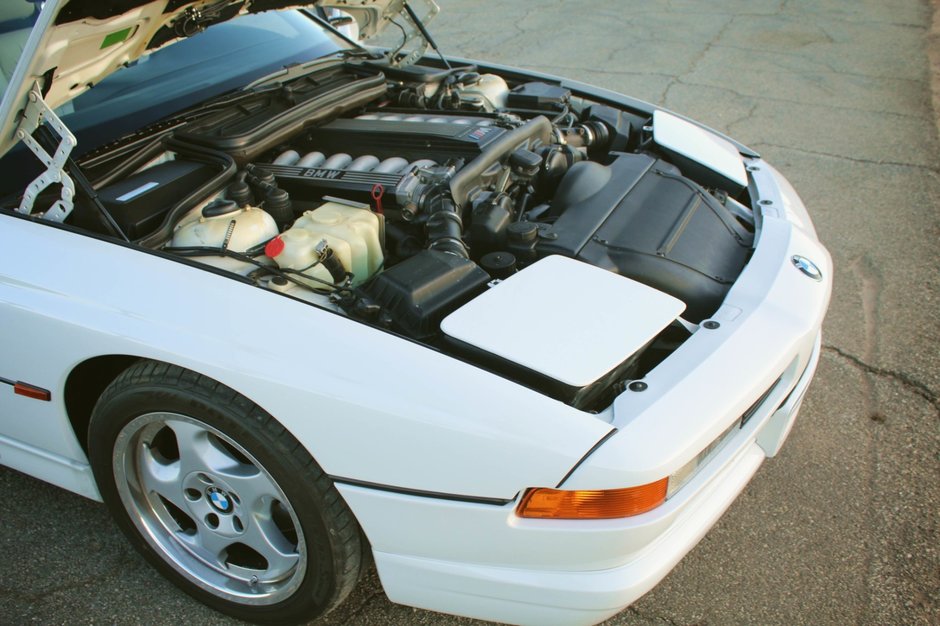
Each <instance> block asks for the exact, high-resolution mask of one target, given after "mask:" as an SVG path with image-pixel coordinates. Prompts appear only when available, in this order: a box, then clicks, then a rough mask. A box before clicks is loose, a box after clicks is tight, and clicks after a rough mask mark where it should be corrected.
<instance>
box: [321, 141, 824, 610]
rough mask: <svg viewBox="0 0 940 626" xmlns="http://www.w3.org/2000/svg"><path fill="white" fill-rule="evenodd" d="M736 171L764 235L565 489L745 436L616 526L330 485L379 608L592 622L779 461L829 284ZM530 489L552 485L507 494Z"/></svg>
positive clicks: (633, 593) (793, 222) (619, 605)
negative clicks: (370, 558) (365, 561)
mask: <svg viewBox="0 0 940 626" xmlns="http://www.w3.org/2000/svg"><path fill="white" fill-rule="evenodd" d="M747 164H748V166H749V169H750V172H751V176H752V187H751V195H752V198H753V199H754V200H755V203H756V202H757V201H758V200H763V201H764V202H763V203H761V204H759V205H758V206H760V207H761V208H762V212H763V220H762V222H763V223H762V231H761V235H760V238H759V241H758V245H757V248H756V250H755V253H754V256H753V257H752V259H751V261H750V262H749V264H748V266H747V267H746V268H745V271H744V273H742V275H741V277H740V278H739V280H738V281H737V283H736V284H735V286H734V287H733V288H732V290H731V292H730V293H729V295H728V297H727V298H726V300H725V303H724V305H723V306H722V307H721V309H720V310H719V311H718V312H716V314H715V315H714V316H713V320H715V321H718V322H720V327H719V328H718V329H709V330H700V331H698V332H696V333H695V334H694V335H693V336H692V338H690V339H689V340H688V341H687V342H686V343H685V344H684V345H683V346H682V347H681V348H680V349H679V350H677V351H676V353H674V354H673V355H671V356H670V357H669V358H668V359H666V361H664V362H663V363H662V364H660V366H658V367H657V368H656V369H654V370H653V371H652V372H650V374H649V375H648V376H647V378H646V381H647V382H649V387H648V389H647V390H646V391H644V392H642V393H632V392H629V391H628V392H625V393H624V394H623V395H621V396H620V397H619V398H618V399H617V401H615V403H614V405H613V407H612V408H611V410H610V411H609V412H608V413H607V414H606V415H603V416H600V417H603V418H606V419H608V420H609V421H610V422H611V423H612V424H613V425H614V426H616V427H617V428H618V432H617V433H616V434H615V435H614V436H612V437H610V438H609V439H608V440H607V441H606V442H605V443H604V444H603V445H602V446H600V447H599V448H598V449H597V450H596V451H595V452H594V453H593V454H591V455H590V456H588V457H587V459H585V460H584V462H583V463H582V464H581V465H580V466H579V467H578V468H577V469H576V470H575V471H574V472H573V473H572V474H571V475H570V476H569V477H568V478H567V479H566V480H565V482H564V483H563V485H562V487H563V488H566V489H611V488H618V487H625V486H633V485H639V484H645V483H648V482H652V481H653V480H657V479H660V478H662V477H664V476H669V475H671V474H672V473H674V472H675V471H676V470H678V469H679V468H681V467H682V466H683V465H685V464H686V463H687V462H688V461H689V460H690V459H692V458H694V457H695V456H696V455H697V454H698V453H699V452H700V451H701V450H703V449H705V447H706V446H708V444H710V443H711V442H712V441H714V440H715V438H716V437H718V436H719V435H720V434H721V433H723V432H725V431H726V430H727V429H728V428H729V426H732V424H734V423H735V422H739V421H740V420H741V417H742V415H744V414H745V413H748V414H749V415H750V417H749V419H748V420H747V422H746V424H744V425H743V426H741V427H740V428H737V429H736V430H734V431H732V432H734V434H733V435H731V436H730V437H729V439H727V440H726V441H725V443H724V444H723V445H722V446H720V447H719V448H717V449H716V450H715V452H714V453H712V455H711V456H710V457H709V458H708V459H707V460H706V462H705V463H704V465H703V466H702V467H701V468H700V469H699V471H698V472H697V473H696V474H695V475H694V476H693V478H692V479H691V480H690V481H689V482H688V483H687V484H685V486H684V487H682V488H681V489H680V490H679V491H678V492H677V493H676V494H674V495H673V496H672V497H671V498H670V499H669V500H667V501H666V502H665V503H664V504H663V505H662V506H660V507H658V508H656V509H654V510H652V511H650V512H648V513H644V514H642V515H638V516H635V517H629V518H623V519H614V520H591V521H584V520H537V519H522V518H519V517H517V516H516V515H515V514H514V510H515V506H516V504H517V502H516V501H514V502H511V503H509V504H507V505H505V506H493V505H482V504H474V503H468V502H455V501H448V500H443V499H435V498H424V497H416V496H410V495H403V494H396V493H389V492H382V491H377V490H372V489H368V488H363V487H357V486H351V485H338V487H339V489H340V492H341V493H342V494H343V496H344V498H345V499H346V501H347V502H348V504H349V506H350V507H351V508H352V510H353V512H354V513H355V514H356V516H357V518H358V519H359V521H360V524H361V525H362V527H363V529H364V530H365V532H366V534H367V535H368V537H369V540H370V542H371V544H372V547H373V552H374V555H375V561H376V566H377V568H378V572H379V576H380V578H381V580H382V584H383V586H384V588H385V591H386V593H387V594H388V597H389V598H390V599H391V600H392V601H394V602H399V603H402V604H408V605H412V606H417V607H422V608H427V609H431V610H435V611H441V612H446V613H455V614H459V615H466V616H471V617H478V618H483V619H491V620H496V621H502V622H510V623H521V624H593V623H597V622H599V621H601V620H603V619H605V618H607V617H609V616H611V615H613V614H615V613H617V612H619V611H620V610H622V609H623V608H625V607H626V606H628V605H629V604H630V603H632V602H634V601H635V600H637V599H638V598H639V597H640V596H642V595H643V594H645V593H646V592H647V591H649V590H650V589H651V588H652V587H653V586H654V585H656V584H657V583H658V582H659V581H660V580H661V579H662V578H663V577H665V576H666V574H667V573H668V572H669V571H670V570H671V569H672V568H673V567H674V566H675V565H676V563H678V562H679V560H680V559H681V558H682V557H683V556H684V555H685V554H686V553H687V552H688V551H689V550H691V549H692V548H693V547H694V546H695V545H696V543H698V541H699V540H700V539H701V538H702V537H703V536H704V535H705V533H707V532H708V530H709V529H710V528H711V527H712V526H713V525H714V524H715V522H716V521H717V520H718V518H719V517H720V516H721V514H722V513H723V512H724V511H725V509H727V507H728V506H729V505H730V504H731V503H732V502H733V501H734V499H735V498H736V497H737V495H738V494H740V493H741V491H743V489H744V488H745V486H746V485H747V483H748V481H749V480H750V479H751V477H752V476H753V475H754V473H755V472H756V471H757V469H758V467H759V466H760V464H761V463H762V462H763V460H764V459H765V458H767V457H770V456H774V455H775V454H776V453H777V451H778V450H779V449H780V446H781V445H782V444H783V441H784V440H785V439H786V437H787V435H788V434H789V432H790V428H791V426H792V424H793V422H794V419H795V417H796V414H797V412H798V411H799V408H800V405H801V403H802V399H803V395H804V393H805V391H806V388H807V387H808V385H809V382H810V380H811V379H812V376H813V374H814V372H815V368H816V364H817V362H818V359H819V353H820V337H821V335H820V327H821V324H822V319H823V316H824V315H825V310H826V307H827V306H828V300H829V294H830V289H831V274H832V272H831V264H830V260H829V256H828V253H827V252H826V251H825V249H824V248H823V247H822V246H821V245H820V244H819V242H818V240H817V239H816V235H815V232H814V231H813V228H812V223H811V221H810V220H809V217H808V216H807V214H806V211H805V209H804V208H803V205H802V202H801V201H800V199H799V197H798V196H797V195H796V193H795V192H793V190H792V188H791V187H790V186H789V183H787V182H786V180H785V179H783V178H782V177H781V176H780V175H779V174H778V173H777V172H776V171H775V170H773V168H771V167H770V166H769V165H767V164H765V163H763V162H762V161H760V160H759V159H749V160H748V161H747ZM794 255H802V256H807V257H809V258H812V259H813V260H814V261H816V262H817V263H818V264H819V266H820V267H821V269H822V271H823V277H824V278H823V280H822V281H819V282H817V281H813V280H812V279H809V278H807V277H806V276H803V275H802V274H800V272H799V271H798V270H797V269H796V268H795V267H794V266H793V264H792V262H791V259H792V257H793V256H794ZM768 390H770V391H769V392H768ZM759 398H762V399H761V400H760V402H759V403H758V404H756V405H755V401H757V400H758V399H759ZM485 462H486V460H485V459H481V463H485ZM527 486H531V487H537V486H552V487H554V485H520V489H522V488H524V487H527Z"/></svg>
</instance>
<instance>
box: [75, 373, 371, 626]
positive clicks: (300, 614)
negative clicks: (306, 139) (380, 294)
mask: <svg viewBox="0 0 940 626" xmlns="http://www.w3.org/2000/svg"><path fill="white" fill-rule="evenodd" d="M88 448H89V458H90V461H91V466H92V469H93V471H94V474H95V478H96V480H97V483H98V487H99V489H100V491H101V495H102V497H103V499H104V501H105V504H106V505H107V506H108V508H109V509H110V510H111V513H112V514H113V516H114V518H115V520H116V521H117V523H118V525H119V526H120V528H121V530H122V531H123V532H124V533H125V535H127V537H128V539H129V540H130V541H131V543H132V544H133V545H134V547H135V548H136V549H137V550H138V551H139V552H140V553H141V554H143V556H144V557H145V558H147V560H148V561H150V562H151V563H152V564H153V565H154V567H156V568H157V569H158V570H159V571H160V572H161V573H162V574H163V575H164V576H166V577H167V578H168V579H170V580H171V581H172V582H173V583H175V584H176V585H177V586H179V587H180V588H181V589H183V590H184V591H185V592H186V593H188V594H190V595H191V596H193V597H194V598H196V599H197V600H199V601H201V602H203V603H205V604H207V605H209V606H210V607H212V608H214V609H216V610H219V611H221V612H223V613H227V614H229V615H232V616H235V617H238V618H241V619H245V620H249V621H254V622H259V623H270V624H293V623H298V622H302V621H307V620H310V619H313V618H315V617H318V616H321V615H323V614H325V613H327V612H328V611H329V610H330V609H332V608H333V607H335V606H336V605H337V604H339V603H340V602H341V601H342V600H343V599H344V598H345V597H346V596H347V595H348V594H349V593H350V591H352V589H353V587H354V586H355V584H356V581H357V579H358V577H359V572H360V568H361V565H362V560H363V559H362V549H363V547H364V546H363V543H364V542H363V541H361V539H360V530H359V526H358V524H357V523H356V520H355V518H354V517H353V515H352V512H351V511H350V510H349V508H348V507H347V506H346V503H345V502H344V501H343V499H342V497H341V496H340V495H339V492H338V491H337V490H336V487H335V486H334V485H333V483H332V481H331V480H330V479H329V478H328V477H327V476H326V475H325V474H324V473H323V470H321V469H320V467H319V466H318V465H317V464H316V462H315V461H314V460H313V459H312V458H310V456H309V454H308V453H307V451H306V450H305V449H304V448H303V446H301V445H300V443H299V442H298V441H297V440H296V439H294V437H293V436H291V434H290V433H288V432H287V431H286V430H285V429H284V428H283V427H282V426H281V425H280V424H279V423H278V422H277V421H276V420H275V419H274V418H272V417H271V416H270V415H268V414H267V413H265V412H264V411H263V410H262V409H261V408H259V407H258V406H257V405H255V404H253V403H252V402H250V401H249V400H247V399H246V398H244V397H243V396H241V395H239V394H238V393H236V392H235V391H234V390H232V389H230V388H228V387H226V386H224V385H222V384H221V383H218V382H216V381H214V380H211V379H209V378H206V377H205V376H201V375H199V374H196V373H194V372H191V371H188V370H185V369H182V368H179V367H176V366H173V365H168V364H165V363H157V362H153V361H140V362H138V363H137V364H135V365H133V366H131V367H130V368H128V369H127V370H126V371H124V372H123V373H122V374H121V375H120V376H118V378H117V379H115V380H114V382H113V383H111V385H109V386H108V388H107V389H106V390H105V392H104V393H103V394H102V396H101V398H100V399H99V400H98V403H97V405H96V406H95V409H94V412H93V415H92V418H91V422H90V425H89V438H88ZM174 454H175V457H174ZM203 466H205V467H204V468H203V471H197V470H199V468H200V467H203ZM174 472H175V474H174ZM168 477H169V478H168ZM161 481H162V482H161ZM233 485H234V486H233ZM177 487H178V489H177ZM239 491H242V496H239V495H238V492H239ZM243 498H244V500H243ZM282 500H284V501H283V502H282ZM220 546H224V547H222V548H220ZM255 548H258V549H255ZM254 572H258V573H257V574H254Z"/></svg>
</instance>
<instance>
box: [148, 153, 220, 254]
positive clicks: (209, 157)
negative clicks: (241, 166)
mask: <svg viewBox="0 0 940 626" xmlns="http://www.w3.org/2000/svg"><path fill="white" fill-rule="evenodd" d="M166 147H167V149H168V150H173V151H175V152H177V153H178V154H180V155H182V156H183V157H187V156H189V155H198V156H200V157H202V160H204V161H209V162H215V163H218V164H219V165H221V166H222V170H221V171H220V172H219V173H217V174H216V175H215V176H213V177H212V178H210V179H209V180H207V181H205V182H204V183H203V184H201V185H199V186H198V187H196V188H195V189H193V190H192V191H191V192H189V193H188V194H187V195H186V196H185V197H183V198H182V199H181V200H179V201H178V202H177V203H176V204H174V205H173V206H172V207H170V210H169V211H168V212H167V214H166V217H164V218H163V223H162V224H160V228H158V229H157V230H156V232H153V233H151V234H149V235H147V236H146V237H143V238H141V239H138V240H137V242H136V243H137V244H138V245H140V246H142V247H144V248H156V247H157V246H159V245H161V244H163V243H165V242H166V241H167V240H169V239H170V238H171V237H172V236H173V227H174V226H176V223H177V222H178V221H179V220H180V218H181V217H183V215H184V214H185V213H186V212H187V211H189V210H190V209H192V208H193V206H194V205H196V204H197V203H198V202H199V201H200V200H202V199H203V198H206V197H207V196H209V194H211V193H213V192H215V191H218V190H219V189H221V188H222V187H223V185H224V184H225V183H227V182H228V181H229V179H231V178H232V176H234V175H235V171H236V169H237V168H236V167H235V161H234V160H233V159H232V157H230V156H229V155H227V154H225V153H224V152H217V151H215V150H210V149H209V148H203V147H201V146H194V145H192V144H188V143H184V142H181V141H179V140H177V139H169V140H168V141H167V142H166Z"/></svg>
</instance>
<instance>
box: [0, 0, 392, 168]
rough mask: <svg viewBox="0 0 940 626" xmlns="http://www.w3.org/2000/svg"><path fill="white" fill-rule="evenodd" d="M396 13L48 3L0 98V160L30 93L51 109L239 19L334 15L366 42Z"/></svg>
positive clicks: (385, 4) (372, 7)
mask: <svg viewBox="0 0 940 626" xmlns="http://www.w3.org/2000/svg"><path fill="white" fill-rule="evenodd" d="M10 1H11V0H10ZM20 1H21V2H22V1H23V0H20ZM24 4H26V3H24ZM402 5H403V0H332V1H331V0H316V1H312V0H307V1H306V2H304V1H299V0H48V1H47V2H46V3H45V4H44V5H43V9H42V12H41V13H40V15H39V18H38V19H37V21H36V24H35V26H34V27H33V29H32V32H31V34H30V36H29V39H28V40H27V42H26V45H25V47H24V50H23V55H22V57H21V58H20V60H19V63H18V64H17V66H16V70H15V72H14V73H13V76H12V77H11V79H10V82H9V84H8V85H7V88H6V91H5V92H4V95H3V103H2V106H0V115H2V118H0V119H2V120H3V126H2V129H0V154H3V153H5V152H6V151H7V150H8V149H9V148H10V147H11V146H12V145H13V144H15V143H16V141H17V138H16V137H15V136H14V134H15V126H16V119H15V117H16V116H11V115H10V113H11V112H16V111H21V110H22V109H23V108H24V107H25V105H26V100H27V97H28V94H29V91H30V89H31V88H32V87H33V85H38V86H39V88H40V90H41V91H42V93H43V99H44V100H45V102H46V104H47V105H48V106H49V107H50V108H53V109H54V108H56V107H58V106H60V105H62V104H64V103H66V102H68V101H69V100H71V99H72V98H75V97H76V96H78V95H79V94H81V93H83V92H85V91H87V90H88V89H90V88H91V87H92V86H94V85H96V84H98V83H99V82H100V81H101V80H102V79H104V78H105V77H106V76H108V75H109V74H111V73H113V72H115V71H116V70H118V69H120V68H121V67H123V66H124V65H126V64H127V63H130V62H132V61H134V60H136V59H138V58H140V57H141V56H144V55H146V54H149V53H151V52H154V51H155V50H158V49H160V48H162V47H164V46H167V45H170V44H172V43H174V42H176V41H179V40H180V39H184V38H186V37H189V36H191V35H194V34H196V33H198V32H201V31H202V30H204V29H205V28H207V27H209V26H212V25H213V24H217V23H219V22H224V21H226V20H230V19H232V18H233V17H237V16H239V15H243V14H246V13H259V12H261V11H269V10H274V9H288V8H301V7H317V6H319V7H322V8H336V9H340V10H342V11H344V12H346V13H347V14H349V15H351V16H352V17H353V18H355V20H356V22H357V23H358V26H359V33H360V38H361V39H367V38H371V37H374V36H375V35H377V34H378V33H379V32H381V30H382V29H383V28H384V27H385V26H386V25H387V24H388V23H389V22H390V19H388V18H390V17H393V16H395V15H397V14H399V13H400V12H401V11H402V10H403V6H402ZM27 10H28V7H27Z"/></svg>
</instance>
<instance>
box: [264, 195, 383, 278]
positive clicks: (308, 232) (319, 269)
mask: <svg viewBox="0 0 940 626" xmlns="http://www.w3.org/2000/svg"><path fill="white" fill-rule="evenodd" d="M381 229H382V225H381V222H380V218H379V216H378V215H376V214H375V213H373V212H372V211H371V210H370V209H369V207H368V206H366V205H362V206H361V207H359V206H348V205H345V204H340V203H339V202H327V203H326V204H323V205H321V206H320V207H318V208H316V209H314V210H312V211H307V212H306V213H304V214H303V215H301V216H300V217H299V218H298V219H297V221H296V222H294V224H293V226H291V227H290V228H289V229H288V230H286V231H284V232H283V233H282V234H281V236H280V237H278V239H280V241H281V242H282V243H283V246H281V245H279V244H274V245H269V246H268V248H267V252H268V255H269V256H271V258H273V259H274V262H275V263H277V265H278V267H281V268H284V269H292V270H298V271H301V270H303V272H304V274H306V275H307V276H311V277H313V278H315V279H319V280H310V281H304V282H307V283H308V284H309V285H310V286H311V287H313V288H314V289H328V288H329V287H328V284H329V283H332V282H333V279H332V277H331V276H330V273H329V272H328V271H327V270H326V268H325V267H323V266H322V265H320V264H319V263H318V259H319V255H318V253H317V250H316V248H317V245H318V244H319V243H320V242H321V241H324V240H326V243H327V245H329V247H330V248H331V249H332V250H333V254H334V255H335V256H336V258H338V259H339V261H340V262H341V263H342V264H343V267H344V268H346V271H347V272H350V273H352V275H353V280H352V284H353V285H358V284H359V283H361V282H362V281H364V280H366V279H367V278H369V277H370V276H372V275H373V274H374V273H375V272H377V271H378V270H379V268H380V267H382V262H383V260H384V255H383V254H382V245H381V241H380V232H381ZM272 243H273V242H272ZM301 280H302V279H301ZM320 281H323V282H320Z"/></svg>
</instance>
